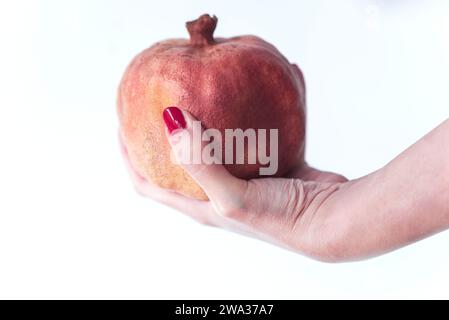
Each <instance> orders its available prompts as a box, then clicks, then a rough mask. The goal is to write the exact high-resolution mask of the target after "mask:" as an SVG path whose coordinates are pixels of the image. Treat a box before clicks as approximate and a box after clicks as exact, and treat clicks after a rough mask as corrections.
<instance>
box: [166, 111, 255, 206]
mask: <svg viewBox="0 0 449 320" xmlns="http://www.w3.org/2000/svg"><path fill="white" fill-rule="evenodd" d="M163 118H164V122H165V125H166V127H167V130H166V135H167V139H168V141H169V143H170V146H171V148H172V156H171V157H172V160H175V161H176V163H177V164H178V165H180V166H181V167H182V168H183V169H184V170H185V171H186V172H187V173H188V174H189V175H190V176H191V177H192V178H193V179H194V180H195V181H196V182H197V183H198V184H199V185H200V186H201V188H203V190H204V192H205V193H206V194H207V196H208V197H209V199H210V200H211V201H212V202H213V203H215V204H218V205H219V206H220V207H221V208H218V209H223V208H224V207H226V206H227V204H230V203H235V202H236V201H238V199H240V198H241V195H242V194H243V192H244V191H245V189H246V181H244V180H241V179H238V178H236V177H234V176H233V175H231V174H230V173H229V172H228V171H227V170H226V168H225V167H224V166H223V165H222V164H221V163H222V159H221V158H218V157H216V156H215V154H214V155H213V156H211V155H210V151H211V150H210V149H208V148H209V146H208V145H207V143H208V142H207V141H203V138H202V137H203V136H205V134H204V133H205V132H204V129H203V127H202V125H201V122H200V121H198V120H197V119H196V118H195V117H194V116H192V115H191V114H190V113H189V112H188V111H185V110H181V109H179V108H177V107H168V108H166V109H165V110H164V112H163ZM216 133H217V134H219V132H218V131H217V132H216ZM214 139H216V137H214ZM206 140H207V139H206ZM214 141H215V140H214ZM220 148H221V146H220ZM206 155H207V157H206Z"/></svg>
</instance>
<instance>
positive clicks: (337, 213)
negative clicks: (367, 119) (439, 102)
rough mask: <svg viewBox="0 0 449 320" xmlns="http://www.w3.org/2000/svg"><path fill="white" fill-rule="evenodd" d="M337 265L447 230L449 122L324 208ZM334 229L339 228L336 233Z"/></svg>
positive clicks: (348, 187) (341, 192)
mask: <svg viewBox="0 0 449 320" xmlns="http://www.w3.org/2000/svg"><path fill="white" fill-rule="evenodd" d="M318 216H319V217H320V219H322V222H323V224H322V229H321V230H320V232H322V233H323V234H334V236H335V237H333V239H332V240H331V241H332V242H333V244H330V245H329V250H330V252H328V254H329V255H330V256H334V258H335V259H337V260H341V259H343V260H346V259H351V258H361V257H365V256H369V255H377V254H380V253H383V252H385V251H388V250H392V249H395V248H397V247H400V246H403V245H406V244H409V243H411V242H414V241H416V240H419V239H421V238H423V237H426V236H429V235H431V234H434V233H436V232H439V231H442V230H444V229H447V228H448V227H449V120H446V121H445V122H444V123H442V124H441V125H440V126H438V127H437V128H435V129H434V130H433V131H431V132H430V133H429V134H427V135H426V136H425V137H423V138H422V139H421V140H419V141H418V142H417V143H415V144H414V145H413V146H411V147H410V148H409V149H407V150H406V151H404V152H403V153H402V154H400V155H399V156H398V157H397V158H395V159H394V160H393V161H391V162H390V163H389V164H388V165H386V166H385V167H384V168H382V169H381V170H379V171H376V172H374V173H372V174H370V175H368V176H366V177H363V178H361V179H358V180H354V181H350V182H347V183H345V184H343V185H342V186H341V187H340V189H339V190H338V191H336V192H335V193H334V194H333V195H332V196H331V197H329V199H328V200H327V201H326V203H325V204H324V205H323V206H322V207H321V209H320V213H319V215H318ZM335 226H339V229H338V233H336V234H335Z"/></svg>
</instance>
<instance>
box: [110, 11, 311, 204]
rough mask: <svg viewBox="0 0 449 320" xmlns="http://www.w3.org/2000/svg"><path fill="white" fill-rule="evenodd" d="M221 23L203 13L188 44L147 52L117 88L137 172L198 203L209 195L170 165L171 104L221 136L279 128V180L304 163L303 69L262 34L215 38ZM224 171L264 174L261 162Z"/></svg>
mask: <svg viewBox="0 0 449 320" xmlns="http://www.w3.org/2000/svg"><path fill="white" fill-rule="evenodd" d="M216 25H217V18H216V17H215V16H213V17H211V16H209V15H202V16H201V17H199V18H198V19H197V20H195V21H191V22H187V23H186V27H187V30H188V32H189V34H190V39H189V40H187V39H170V40H165V41H161V42H158V43H156V44H154V45H153V46H151V47H150V48H148V49H146V50H144V51H143V52H141V53H140V54H138V55H137V56H136V57H135V58H134V59H133V60H132V62H131V63H130V65H129V66H128V68H127V69H126V71H125V74H124V76H123V78H122V81H121V83H120V86H119V90H118V102H117V103H118V114H119V120H120V130H121V134H122V138H123V141H124V144H125V146H126V148H127V149H128V154H129V158H130V161H131V163H132V165H133V167H134V168H135V169H136V171H137V172H138V173H139V174H140V175H141V176H143V177H144V178H146V179H148V180H149V181H151V182H153V183H155V184H156V185H158V186H160V187H162V188H168V189H171V190H175V191H178V192H180V193H182V194H184V195H187V196H190V197H193V198H197V199H207V196H206V195H205V193H204V191H203V190H202V189H201V188H200V187H199V186H198V185H197V184H196V183H195V182H194V181H193V180H192V179H191V178H190V177H189V175H188V174H187V173H185V172H184V171H183V169H182V168H181V167H180V166H178V165H176V164H174V163H172V162H171V160H170V146H169V144H168V142H167V141H166V137H165V133H164V122H163V120H162V112H163V110H164V109H165V108H166V107H168V106H173V105H174V106H178V107H180V108H183V109H185V110H188V111H189V112H191V113H192V114H193V115H194V116H195V117H196V118H197V119H199V120H201V122H202V124H203V126H204V127H206V128H215V129H218V130H219V131H220V132H223V133H224V130H225V129H235V128H240V129H242V130H246V129H248V128H254V129H261V128H263V129H278V138H279V140H278V170H277V173H276V175H275V176H282V175H284V174H285V173H287V172H288V171H289V170H290V169H291V168H292V167H293V166H296V165H298V163H299V164H300V163H301V162H303V159H304V144H305V143H304V141H305V104H306V102H305V85H304V78H303V75H302V73H301V71H300V69H299V68H298V67H297V65H295V64H290V63H289V62H288V60H287V59H286V58H285V57H284V56H283V55H282V54H281V53H280V52H279V51H278V50H277V49H276V48H275V47H274V46H273V45H271V44H270V43H268V42H266V41H264V40H262V39H261V38H258V37H256V36H251V35H248V36H238V37H233V38H214V36H213V33H214V30H215V28H216ZM223 136H224V134H223ZM223 148H224V147H223ZM247 151H248V146H247V145H245V153H246V152H247ZM223 154H224V153H223ZM225 166H226V169H227V170H228V171H229V172H230V173H231V174H233V175H235V176H237V177H240V178H244V179H249V178H256V177H258V176H259V168H260V167H261V164H260V163H259V162H257V163H255V164H248V163H245V164H226V165H225Z"/></svg>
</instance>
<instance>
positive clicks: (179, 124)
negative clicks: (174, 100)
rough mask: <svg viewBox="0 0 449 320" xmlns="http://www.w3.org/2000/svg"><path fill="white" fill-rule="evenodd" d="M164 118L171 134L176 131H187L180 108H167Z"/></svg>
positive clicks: (163, 114)
mask: <svg viewBox="0 0 449 320" xmlns="http://www.w3.org/2000/svg"><path fill="white" fill-rule="evenodd" d="M162 116H163V118H164V122H165V125H166V126H167V129H168V132H169V133H172V132H173V131H175V130H176V129H185V127H186V120H185V119H184V116H183V115H182V112H181V110H180V109H179V108H178V107H168V108H166V109H165V110H164V112H163V113H162Z"/></svg>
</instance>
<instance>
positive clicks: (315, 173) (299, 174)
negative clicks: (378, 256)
mask: <svg viewBox="0 0 449 320" xmlns="http://www.w3.org/2000/svg"><path fill="white" fill-rule="evenodd" d="M286 177H287V178H297V179H301V180H304V181H315V182H334V183H341V182H347V181H348V179H346V178H345V177H344V176H342V175H340V174H338V173H334V172H329V171H321V170H318V169H315V168H313V167H309V166H308V165H307V164H303V165H301V166H299V167H297V168H294V169H293V170H291V171H290V172H289V173H287V174H286Z"/></svg>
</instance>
